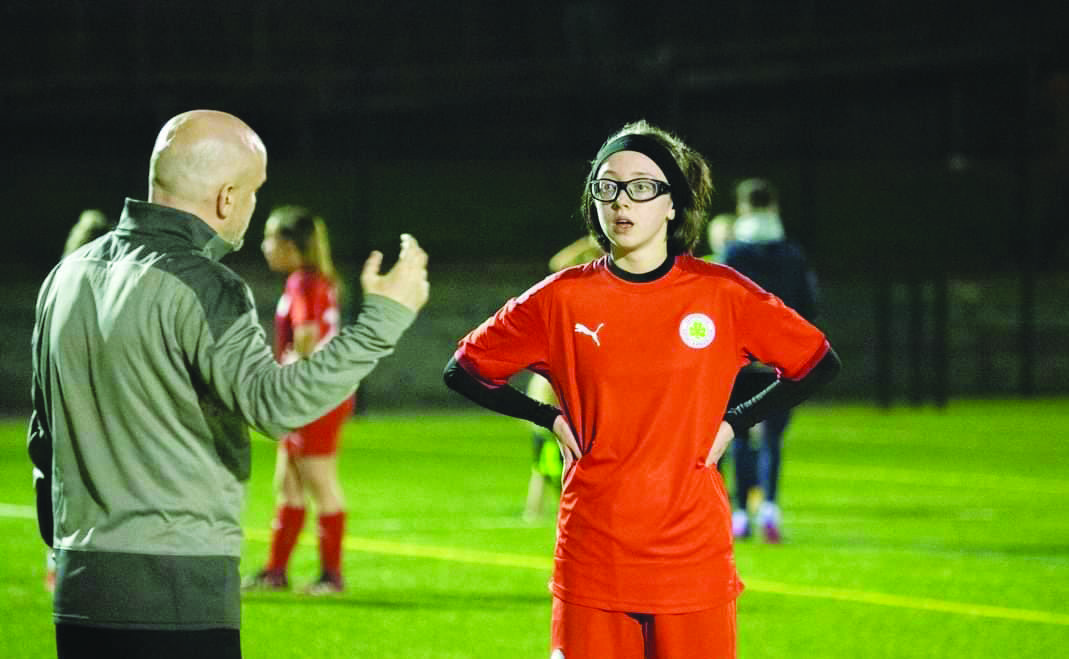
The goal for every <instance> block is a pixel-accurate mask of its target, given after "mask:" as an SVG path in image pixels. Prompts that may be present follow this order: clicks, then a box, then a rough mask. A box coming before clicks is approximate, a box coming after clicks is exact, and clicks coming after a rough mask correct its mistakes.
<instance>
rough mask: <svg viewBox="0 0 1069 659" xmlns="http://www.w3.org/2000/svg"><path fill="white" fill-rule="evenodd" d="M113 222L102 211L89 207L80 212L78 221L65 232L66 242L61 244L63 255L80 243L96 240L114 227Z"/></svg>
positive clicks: (77, 246)
mask: <svg viewBox="0 0 1069 659" xmlns="http://www.w3.org/2000/svg"><path fill="white" fill-rule="evenodd" d="M114 226H115V225H114V224H112V223H111V221H110V220H109V219H108V217H107V216H106V215H104V213H103V212H102V211H98V210H96V209H95V208H89V209H86V210H84V211H82V212H81V214H80V215H79V216H78V221H77V222H75V223H74V226H72V227H71V230H70V233H68V234H67V242H66V243H64V245H63V256H66V255H68V254H70V253H71V252H73V251H74V250H76V249H78V248H79V247H81V246H82V245H84V244H86V243H88V242H90V241H92V240H96V239H97V238H99V237H101V236H103V235H104V234H105V233H107V232H109V231H111V230H112V229H113V228H114Z"/></svg>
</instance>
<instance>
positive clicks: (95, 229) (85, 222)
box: [45, 208, 115, 593]
mask: <svg viewBox="0 0 1069 659" xmlns="http://www.w3.org/2000/svg"><path fill="white" fill-rule="evenodd" d="M114 227H115V225H114V224H112V222H111V220H109V219H108V216H107V215H104V212H103V211H99V210H97V209H95V208H87V209H86V210H84V211H82V212H81V214H79V215H78V221H77V222H75V223H74V226H72V227H71V230H70V233H68V234H67V242H65V243H64V244H63V256H67V255H68V254H70V253H71V252H73V251H74V250H76V249H78V248H79V247H81V246H82V245H84V244H86V243H88V242H92V241H94V240H96V239H97V238H99V237H101V236H103V235H104V234H105V233H107V232H109V231H111V230H112V229H113V228H114ZM45 590H47V591H48V592H50V593H51V592H54V591H55V590H56V556H55V552H53V551H52V550H51V549H49V550H48V551H46V552H45Z"/></svg>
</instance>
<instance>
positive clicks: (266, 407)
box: [28, 110, 428, 659]
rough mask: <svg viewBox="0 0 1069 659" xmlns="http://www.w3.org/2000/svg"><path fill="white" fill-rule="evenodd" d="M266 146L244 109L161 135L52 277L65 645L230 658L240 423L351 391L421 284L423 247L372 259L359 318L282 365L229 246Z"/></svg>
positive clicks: (57, 522) (397, 329)
mask: <svg viewBox="0 0 1069 659" xmlns="http://www.w3.org/2000/svg"><path fill="white" fill-rule="evenodd" d="M266 178H267V152H266V149H265V148H264V145H263V142H261V140H260V138H259V137H258V136H257V135H256V133H255V132H253V130H252V129H251V128H249V126H247V125H246V124H245V123H244V122H242V121H241V120H240V119H238V118H237V117H234V116H232V115H229V114H225V113H222V112H214V111H207V110H198V111H194V112H187V113H184V114H180V115H178V116H176V117H174V118H173V119H171V120H170V121H168V122H167V123H166V124H165V125H164V126H163V128H162V130H161V131H160V134H159V137H158V138H157V140H156V144H155V147H154V148H153V151H152V157H151V160H150V164H149V192H148V201H147V202H146V201H135V200H133V199H127V200H126V203H125V206H124V208H123V212H122V216H121V218H120V220H119V223H118V225H117V227H116V228H115V230H114V231H112V232H111V233H110V234H108V235H107V236H106V237H105V238H103V239H101V240H98V241H96V242H94V243H92V244H91V245H89V246H87V247H86V248H84V249H81V250H78V251H77V252H75V253H74V254H72V255H70V256H69V257H67V258H65V259H63V260H62V261H61V262H60V263H59V264H58V265H57V266H56V268H55V269H53V271H52V272H51V273H50V274H49V275H48V278H47V279H46V280H45V282H44V284H43V286H42V288H41V292H40V294H39V296H38V301H37V310H36V313H37V316H36V325H35V327H34V334H33V391H32V394H33V413H32V416H31V418H30V427H29V437H28V447H29V453H30V457H31V460H32V462H33V465H34V480H35V487H36V492H37V509H38V521H39V526H40V531H41V537H42V538H43V539H44V541H45V542H46V543H47V544H48V545H49V546H51V547H53V548H54V550H55V555H56V564H57V575H56V590H55V600H54V620H55V623H56V646H57V654H58V656H59V657H62V658H66V657H112V656H122V657H127V656H130V657H154V658H156V657H191V656H192V657H197V659H208V658H212V657H221V658H222V657H225V658H227V659H230V658H232V657H240V656H241V644H240V638H239V631H238V630H239V623H240V598H239V594H240V583H239V582H240V579H239V575H238V557H239V555H240V550H241V527H240V523H239V514H240V511H241V507H242V500H243V494H244V486H243V483H244V481H246V480H247V479H248V476H249V466H250V465H249V459H250V449H249V428H250V426H251V427H254V428H257V429H259V430H260V431H262V432H264V433H266V434H268V435H270V436H273V437H281V436H283V435H285V434H286V433H287V432H289V431H290V430H292V429H294V428H298V427H300V426H303V425H305V424H307V423H309V422H310V421H312V420H313V419H316V418H319V417H320V416H322V415H323V413H324V412H326V411H327V410H330V409H333V408H334V407H336V406H337V405H338V404H339V403H340V402H341V401H342V400H344V399H345V398H347V397H349V396H351V395H352V394H353V392H354V391H355V389H356V387H357V385H358V384H359V382H360V380H361V379H362V378H363V377H364V376H365V375H367V374H368V373H369V372H370V371H371V370H372V369H373V368H374V366H375V364H376V363H377V362H378V360H379V359H381V358H383V357H385V356H386V355H388V354H390V353H391V352H392V350H393V346H394V345H395V344H396V342H397V340H398V339H399V338H400V336H401V334H402V333H403V332H404V330H405V329H406V328H407V327H408V326H409V325H410V324H411V323H412V321H413V320H414V318H415V316H416V313H417V312H418V311H419V309H420V308H422V306H423V305H424V304H425V303H426V301H427V296H428V284H427V271H426V264H427V255H426V253H425V252H424V251H423V250H422V249H421V248H420V247H419V245H418V244H417V243H416V241H415V239H413V238H412V237H411V236H407V235H406V236H402V238H401V254H400V257H399V259H398V261H397V263H396V265H395V266H394V267H393V268H392V269H391V270H390V271H389V272H387V273H385V274H382V273H380V265H381V259H382V254H381V253H379V252H373V253H372V254H371V256H370V257H369V258H368V260H367V262H366V263H365V265H364V270H363V273H362V275H361V284H362V286H363V288H364V292H365V296H364V305H363V307H362V309H361V311H360V314H359V317H358V320H357V322H356V323H354V324H353V325H351V326H349V327H346V328H344V329H343V330H342V332H341V333H340V334H339V335H338V336H337V337H335V338H334V339H333V340H332V341H331V342H330V344H329V345H328V346H326V347H325V348H324V349H322V350H320V351H318V352H316V353H315V354H313V355H312V356H310V357H309V358H308V359H304V360H301V361H298V362H296V363H294V364H290V365H287V366H281V365H279V364H278V363H277V362H276V361H275V360H274V358H273V357H272V354H271V349H270V347H269V346H268V345H267V342H266V340H265V336H264V332H263V330H262V328H261V326H260V323H259V321H258V318H257V316H256V310H255V306H254V304H253V299H252V294H251V292H250V291H249V288H248V286H247V285H246V284H245V283H244V282H243V281H242V280H241V279H240V278H239V277H238V276H237V275H236V274H234V273H233V272H232V271H231V270H230V269H228V268H227V267H225V266H223V265H221V264H220V263H219V259H220V258H221V257H222V256H224V255H225V254H227V253H229V252H231V251H233V250H235V249H238V248H239V247H240V246H241V243H242V241H243V239H244V236H245V232H246V230H247V229H248V226H249V221H250V218H251V217H252V213H253V210H254V209H255V207H256V191H257V190H258V189H259V188H260V186H261V185H263V183H264V181H265V180H266Z"/></svg>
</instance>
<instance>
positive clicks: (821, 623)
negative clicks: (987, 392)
mask: <svg viewBox="0 0 1069 659" xmlns="http://www.w3.org/2000/svg"><path fill="white" fill-rule="evenodd" d="M343 446H344V449H343V454H342V458H341V471H342V480H343V484H344V487H345V491H346V496H347V498H348V503H349V509H350V513H349V520H348V528H347V538H346V553H345V571H346V578H347V581H348V586H349V588H348V590H347V592H346V593H345V594H343V595H340V596H331V597H321V598H310V597H307V596H302V595H299V594H296V593H280V594H249V595H246V597H245V600H244V605H243V616H244V628H243V632H242V641H243V647H244V654H245V656H246V657H250V658H254V659H255V658H259V657H271V658H272V659H285V658H288V657H316V658H327V657H331V658H333V657H398V658H414V657H435V658H439V657H441V658H453V657H455V658H461V657H503V658H523V657H531V658H535V657H547V656H548V655H549V651H548V628H549V595H548V591H547V588H546V583H547V580H548V578H549V569H550V556H551V555H552V547H553V535H554V534H553V524H552V521H551V520H549V519H547V520H544V521H542V522H535V523H528V522H524V521H522V520H521V518H520V511H521V509H522V506H523V499H524V495H525V491H526V485H527V478H528V473H529V471H528V470H529V464H530V447H529V437H528V431H527V430H526V428H525V427H524V425H523V424H521V423H519V422H517V421H514V420H511V419H505V418H498V417H493V416H479V415H453V416H448V415H428V416H416V415H412V416H407V417H388V418H387V417H379V418H376V417H374V416H372V417H369V418H360V419H356V420H353V421H352V422H350V423H349V424H348V425H347V426H346V429H345V438H344V440H343ZM274 459H275V452H274V445H273V444H272V443H270V442H268V441H266V440H257V441H255V442H254V460H255V464H254V466H253V477H252V480H251V482H250V483H249V496H248V504H247V509H246V514H245V527H246V536H247V537H246V544H245V554H244V556H243V559H242V569H243V571H244V572H246V573H248V572H252V571H254V570H255V569H256V568H257V567H258V566H259V565H260V564H261V563H262V561H263V560H264V558H265V556H266V553H267V543H266V540H267V533H268V527H269V524H270V519H271V514H272V509H273V503H272V493H271V475H272V470H273V463H274ZM730 471H731V470H730V463H729V464H728V467H727V474H726V477H727V479H728V482H729V483H730V482H731V475H730ZM32 499H33V497H32V492H31V489H30V470H29V461H28V458H26V453H25V423H24V422H23V421H20V420H12V421H9V422H5V423H2V424H0V552H2V555H3V557H4V560H3V561H0V603H2V608H3V615H2V616H0V657H47V656H54V652H55V650H54V641H53V629H52V625H51V618H50V599H49V597H48V595H47V594H46V593H45V592H44V589H43V587H42V579H43V572H44V548H43V546H42V545H41V544H40V541H39V540H38V537H37V530H36V522H35V521H34V519H33V513H32ZM780 499H781V504H782V506H783V508H784V514H785V524H784V527H785V534H786V543H785V544H784V545H782V546H769V545H765V544H763V543H762V542H761V541H760V540H759V539H755V540H748V541H744V542H740V543H738V544H737V546H736V555H737V559H738V564H739V571H740V573H741V574H742V577H743V580H744V581H745V582H746V583H747V590H746V592H745V593H743V595H742V597H741V599H740V600H739V645H740V653H739V654H740V657H743V658H745V659H757V658H763V657H770V658H771V657H775V658H782V657H805V658H807V657H821V658H823V657H829V658H837V657H850V658H856V657H895V658H912V657H1000V658H1002V657H1037V658H1038V657H1055V656H1064V653H1065V651H1066V650H1065V648H1067V647H1069V514H1067V508H1069V401H1065V400H1052V401H1037V402H958V403H954V404H952V405H951V407H950V408H949V409H947V410H946V411H943V412H939V411H933V410H912V409H902V410H896V411H892V412H890V413H884V412H878V411H874V410H871V409H869V408H865V407H857V406H830V405H829V406H816V405H813V406H809V407H805V408H803V409H801V410H799V411H798V412H797V414H796V416H795V420H794V423H793V425H792V426H791V427H790V429H789V430H788V435H787V439H786V443H785V447H784V467H783V476H782V485H781V497H780ZM309 522H310V523H309V524H308V525H307V526H306V530H305V533H304V536H303V541H302V544H301V546H299V547H298V549H297V551H296V553H295V556H294V561H293V564H292V567H291V572H290V578H291V581H292V582H294V584H295V586H296V587H297V588H298V589H299V587H300V586H301V585H303V584H304V583H306V582H309V581H311V580H312V579H313V578H314V577H315V576H316V575H317V571H318V558H317V555H316V550H315V538H314V516H313V515H310V516H309Z"/></svg>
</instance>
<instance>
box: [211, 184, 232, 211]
mask: <svg viewBox="0 0 1069 659" xmlns="http://www.w3.org/2000/svg"><path fill="white" fill-rule="evenodd" d="M234 198H235V195H234V185H233V184H232V183H226V184H224V185H223V187H221V188H219V192H218V193H217V194H216V196H215V214H216V215H218V216H219V219H220V220H225V219H226V218H228V217H230V213H231V211H233V210H234Z"/></svg>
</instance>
